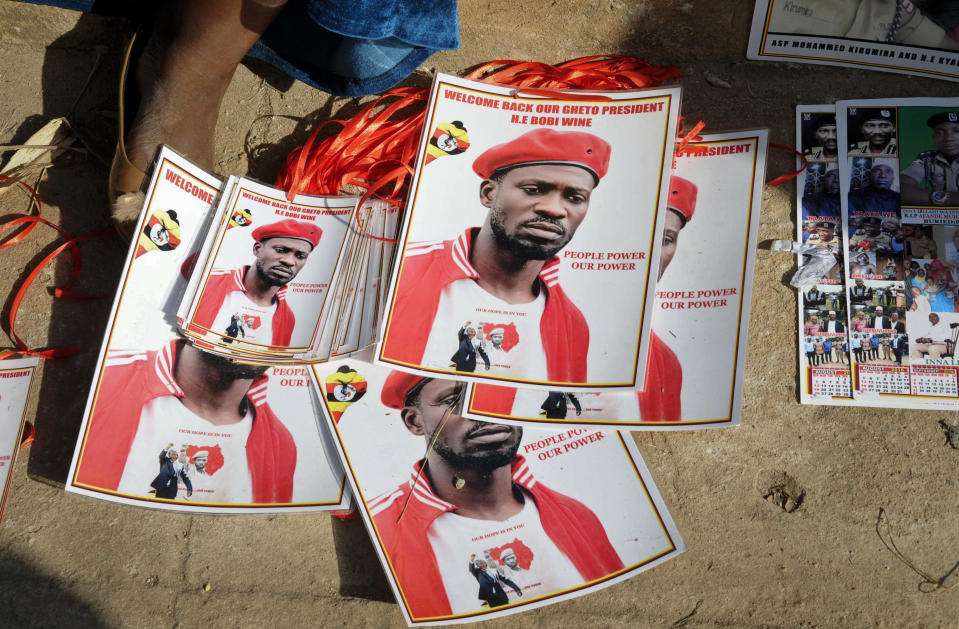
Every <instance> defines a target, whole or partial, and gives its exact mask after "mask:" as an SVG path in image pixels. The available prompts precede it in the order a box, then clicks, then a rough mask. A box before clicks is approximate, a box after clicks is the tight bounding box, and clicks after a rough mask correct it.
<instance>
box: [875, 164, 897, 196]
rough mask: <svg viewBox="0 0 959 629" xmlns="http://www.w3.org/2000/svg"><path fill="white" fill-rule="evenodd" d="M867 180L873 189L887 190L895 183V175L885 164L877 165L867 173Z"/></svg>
mask: <svg viewBox="0 0 959 629" xmlns="http://www.w3.org/2000/svg"><path fill="white" fill-rule="evenodd" d="M869 180H870V182H871V183H872V187H873V188H878V189H879V190H888V189H889V188H891V187H892V184H893V182H894V181H895V174H894V173H893V171H892V168H891V167H890V166H887V165H886V164H877V165H875V166H873V167H872V170H870V171H869Z"/></svg>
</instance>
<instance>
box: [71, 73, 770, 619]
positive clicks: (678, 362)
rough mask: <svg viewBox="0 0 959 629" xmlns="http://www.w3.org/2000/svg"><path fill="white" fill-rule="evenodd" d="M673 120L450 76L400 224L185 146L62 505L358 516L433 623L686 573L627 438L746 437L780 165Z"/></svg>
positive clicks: (623, 100)
mask: <svg viewBox="0 0 959 629" xmlns="http://www.w3.org/2000/svg"><path fill="white" fill-rule="evenodd" d="M680 96H681V90H680V89H679V88H664V89H653V90H639V91H621V92H605V93H588V92H563V93H551V94H543V93H537V94H535V95H523V94H521V93H518V92H516V91H515V90H511V89H507V88H504V87H499V86H494V85H489V84H485V83H478V82H473V81H467V80H463V79H459V78H456V77H451V76H446V75H438V76H437V78H436V81H435V82H434V86H433V90H432V94H431V99H430V102H429V105H428V108H427V115H426V122H425V124H424V128H423V132H422V138H421V141H420V149H419V152H418V156H417V161H416V166H415V169H414V173H413V179H412V184H411V188H410V189H411V193H410V198H409V199H408V204H407V209H406V212H405V213H404V214H403V215H402V216H401V215H400V214H399V213H398V212H396V211H395V210H393V209H391V208H390V207H389V206H387V205H386V204H385V203H374V204H365V205H364V206H363V207H360V208H357V204H358V201H359V200H358V199H357V198H355V197H305V196H298V197H296V198H294V199H293V200H292V201H288V200H287V199H286V198H285V195H284V193H283V192H282V191H279V190H275V189H272V188H270V187H268V186H264V185H262V184H259V183H257V182H254V181H251V180H247V179H242V178H233V177H231V178H230V179H229V180H227V181H226V182H225V183H223V182H220V181H219V180H217V179H216V178H214V177H212V176H210V175H209V174H207V173H204V172H202V171H201V170H199V169H197V168H196V167H195V166H193V165H192V164H189V163H188V162H187V161H186V160H184V159H182V158H181V157H179V156H177V155H176V154H175V153H173V152H172V151H169V150H166V149H164V151H163V152H162V153H161V155H160V158H159V161H158V163H157V165H156V168H155V172H154V176H153V179H152V182H151V188H150V190H149V193H148V195H147V201H146V204H145V206H144V209H143V213H142V215H141V218H140V223H139V226H138V233H139V234H140V236H139V239H138V241H137V243H136V244H135V246H134V248H133V249H132V250H131V252H130V255H129V257H128V260H127V265H126V268H125V271H124V274H123V278H122V280H121V286H120V289H119V291H118V294H117V298H116V302H115V304H114V310H113V314H112V317H111V322H110V325H109V327H108V330H107V334H106V337H105V339H104V343H103V349H102V354H101V358H100V363H99V365H98V367H97V372H96V375H95V378H94V383H93V386H92V387H91V392H90V397H89V400H88V404H87V410H86V414H85V418H84V423H83V426H82V430H81V434H80V438H79V440H78V443H77V447H76V452H75V455H74V460H73V464H72V467H71V471H70V480H69V482H68V489H69V490H70V491H74V492H77V493H81V494H85V495H88V496H96V497H100V498H105V499H108V500H113V501H117V502H122V503H126V504H138V505H146V506H153V507H158V508H164V509H179V510H190V511H201V512H202V511H206V512H250V511H256V510H266V511H289V510H319V509H340V508H343V507H344V506H345V505H348V504H350V503H351V496H355V497H356V501H355V503H354V504H355V506H356V508H357V510H358V511H359V512H360V514H361V516H362V518H363V520H364V522H365V525H366V526H367V528H368V530H369V533H370V535H371V538H372V539H373V541H374V546H375V547H376V550H377V553H378V555H379V558H380V560H381V561H382V563H383V566H384V569H385V571H386V574H387V576H388V578H389V580H390V583H391V585H392V587H393V589H394V592H395V594H396V597H397V600H398V601H399V602H400V605H401V608H402V610H403V614H404V617H405V618H406V620H407V622H409V623H410V624H445V623H456V622H464V621H468V620H473V619H480V618H487V617H491V616H498V615H504V614H511V613H515V612H518V611H523V610H526V609H532V608H535V607H538V606H542V605H546V604H549V603H552V602H556V601H559V600H564V599H567V598H571V597H575V596H580V595H582V594H585V593H587V592H590V591H594V590H597V589H600V588H603V587H606V586H608V585H611V584H613V583H616V582H619V581H622V580H624V579H627V578H630V577H631V576H634V575H636V574H638V573H639V572H641V571H643V570H645V569H647V568H650V567H652V566H654V565H657V564H659V563H661V562H663V561H666V560H668V559H670V558H672V557H674V556H675V555H677V554H678V553H680V552H682V551H683V549H684V546H683V542H682V539H681V537H680V536H679V533H678V531H677V530H676V526H675V525H674V523H673V522H672V520H671V518H670V516H669V513H668V511H667V509H666V506H665V504H664V503H663V501H662V498H661V497H660V496H659V493H658V492H657V490H656V487H655V485H654V484H653V481H652V479H651V477H650V474H649V471H648V470H647V469H646V467H645V465H644V463H643V461H642V458H641V457H640V455H639V452H638V451H637V449H636V447H635V445H634V443H633V441H632V439H631V437H630V436H629V434H628V433H625V432H624V433H621V432H618V430H619V429H641V430H671V429H690V428H712V427H724V426H732V425H737V424H738V423H739V416H740V407H741V396H742V377H743V371H744V361H745V350H746V339H747V338H748V329H747V326H748V320H749V305H750V297H751V277H752V270H753V263H754V249H755V242H756V233H757V228H758V220H759V205H760V197H761V194H760V192H761V187H762V185H763V178H764V170H765V159H766V148H767V142H768V139H767V132H766V130H764V129H760V130H748V131H739V132H733V133H717V134H711V135H707V136H703V137H701V138H697V139H696V140H695V141H692V142H690V143H688V144H687V145H685V146H684V147H683V148H682V149H681V150H679V151H676V150H675V149H674V138H675V137H676V133H677V120H678V112H679V105H680ZM393 235H397V238H396V241H395V246H394V245H393V244H391V243H390V238H391V236H393ZM394 251H395V253H396V255H395V256H394ZM597 487H603V488H604V489H605V491H602V492H597V491H596V488H597Z"/></svg>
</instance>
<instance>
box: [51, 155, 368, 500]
mask: <svg viewBox="0 0 959 629" xmlns="http://www.w3.org/2000/svg"><path fill="white" fill-rule="evenodd" d="M237 185H238V186H239V188H240V189H241V190H248V189H250V188H252V186H250V185H248V184H244V183H238V184H237ZM221 187H222V186H221V182H220V180H218V179H216V178H215V177H213V176H211V175H209V174H208V173H205V172H203V171H202V170H201V169H199V168H197V167H196V166H195V165H193V164H191V163H189V162H188V161H187V160H185V159H183V158H182V157H180V156H178V155H176V154H175V153H173V152H172V151H170V150H169V149H166V148H164V149H163V150H162V151H161V153H160V155H159V157H158V159H157V162H156V164H155V166H154V174H153V178H152V181H151V184H150V188H149V189H148V193H147V198H146V202H145V204H144V209H143V212H142V214H141V216H140V221H139V223H138V225H137V231H136V233H137V234H138V237H137V240H136V242H134V243H133V246H132V248H131V250H130V253H129V254H128V257H127V261H126V266H125V267H124V272H123V276H122V278H121V283H120V286H119V288H118V290H117V296H116V299H115V301H114V304H113V310H112V313H111V317H110V322H109V324H108V327H107V331H106V334H105V337H104V340H103V346H102V350H101V355H100V359H99V362H98V364H97V368H96V372H95V374H94V381H93V384H92V386H91V389H90V396H89V398H88V400H87V406H86V411H85V413H84V420H83V424H82V426H81V430H80V436H79V439H78V440H77V446H76V450H75V452H74V457H73V462H72V464H71V468H70V475H69V478H68V481H67V490H68V491H72V492H77V493H80V494H84V495H88V496H93V497H97V498H103V499H106V500H113V501H116V502H121V503H125V504H135V505H140V506H150V507H155V508H160V509H174V510H183V511H197V512H226V513H243V512H251V511H302V510H324V509H326V510H328V509H342V508H344V507H346V506H348V504H349V493H348V491H347V490H346V484H345V479H344V475H343V472H342V468H341V467H340V464H339V461H338V459H337V457H336V455H335V454H334V453H333V452H332V449H331V444H330V443H329V436H328V433H327V432H325V431H323V430H321V428H320V425H319V423H318V412H317V411H316V410H314V409H313V404H314V401H313V396H312V393H311V389H310V386H309V379H308V378H307V375H306V371H305V369H304V368H303V366H302V365H290V366H272V367H271V366H269V365H265V364H262V361H257V363H255V364H253V363H247V362H237V361H235V360H233V359H232V358H230V357H225V356H223V355H221V354H218V353H212V352H208V351H205V350H201V349H199V348H198V347H197V346H196V345H195V344H193V343H189V342H187V340H186V339H185V338H183V337H182V336H180V335H179V334H178V333H177V328H176V318H175V315H176V311H177V307H178V304H180V302H181V301H182V300H183V299H184V295H189V291H188V284H189V283H190V280H191V271H193V269H194V268H195V267H197V268H198V267H199V265H200V264H203V263H205V262H201V263H197V262H196V261H197V259H198V258H200V257H203V256H204V255H206V254H205V250H204V241H205V240H209V239H208V238H207V237H206V236H207V234H208V233H217V234H219V233H221V232H220V231H219V230H220V228H223V223H230V224H233V223H236V225H235V226H234V227H233V228H230V231H234V230H235V231H236V232H237V233H243V234H244V235H246V234H247V233H249V231H250V230H251V229H255V227H252V228H251V227H244V225H248V224H249V223H251V222H252V223H253V224H254V225H257V224H261V225H262V224H267V225H268V224H269V221H272V220H273V219H274V218H275V216H272V215H269V213H268V212H263V213H262V215H261V212H260V211H259V210H260V209H262V208H263V205H259V206H252V205H249V204H244V207H243V208H241V209H243V210H247V209H248V208H251V207H254V208H255V209H254V211H253V212H247V213H241V212H240V211H239V210H237V211H236V212H234V213H233V214H231V215H230V216H229V217H228V220H227V221H221V220H220V218H221V217H220V215H219V214H218V213H217V212H216V211H215V210H214V208H216V207H217V200H218V197H219V196H220V194H221ZM254 189H256V188H254ZM258 190H259V191H261V192H262V188H260V189H258ZM230 192H231V191H230V190H226V191H225V192H224V193H223V194H224V196H225V197H227V198H235V197H234V196H232V195H231V194H230ZM251 195H252V193H251ZM259 201H260V202H261V203H262V201H261V200H259ZM350 202H351V200H350V199H347V200H343V201H333V200H325V199H324V200H314V201H312V202H310V203H306V202H304V203H303V205H304V206H308V207H322V208H323V209H324V210H325V209H326V208H348V209H347V213H346V214H345V218H343V217H341V219H342V221H343V224H344V225H345V224H346V222H347V220H348V219H349V213H350V212H351V211H352V210H351V209H349V208H351V207H353V206H349V203H350ZM352 202H353V204H354V206H355V199H352ZM250 203H251V204H252V203H253V201H250ZM220 207H223V204H222V203H221V204H220ZM318 215H319V214H318ZM261 216H262V217H261ZM266 216H269V218H268V219H267V220H263V218H265V217H266ZM337 216H340V215H337ZM324 226H325V227H327V228H328V229H332V228H331V227H329V224H328V223H324ZM341 233H346V228H345V227H344V228H343V230H342V232H341ZM223 240H224V239H220V241H219V242H222V241H223ZM225 240H226V241H227V242H229V239H225ZM268 243H270V239H269V238H265V237H264V238H262V239H261V242H259V243H257V244H256V245H248V246H247V256H248V259H249V260H250V261H251V262H253V259H254V258H255V257H256V254H255V252H251V251H250V249H251V248H256V247H257V245H259V246H260V247H263V246H264V245H267V244H268ZM291 248H292V247H291ZM207 257H209V258H211V259H217V257H216V256H215V255H211V256H207ZM253 264H254V265H255V264H256V262H253ZM276 264H280V263H278V262H274V266H275V265H276ZM266 268H267V269H270V268H271V267H270V266H267V267H266ZM276 274H277V275H279V272H278V271H277V272H276ZM277 301H279V300H277ZM289 301H290V302H292V303H298V302H297V301H296V300H295V295H294V296H291V297H290V299H289ZM304 301H305V302H306V303H307V304H309V301H308V300H304ZM279 310H280V309H279V307H278V306H277V305H276V304H275V305H274V318H276V312H278V311H279ZM291 319H292V317H291ZM298 321H300V320H299V319H298ZM299 325H300V324H299V323H297V325H296V327H295V328H294V334H296V331H297V330H298V329H299ZM306 325H307V326H310V327H312V325H314V323H313V322H310V321H306ZM263 327H266V328H268V329H269V326H268V325H265V326H263Z"/></svg>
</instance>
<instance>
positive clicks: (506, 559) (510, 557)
mask: <svg viewBox="0 0 959 629" xmlns="http://www.w3.org/2000/svg"><path fill="white" fill-rule="evenodd" d="M500 559H502V561H503V563H504V564H506V565H507V566H509V567H510V568H512V569H513V570H519V562H518V561H516V554H515V553H514V552H513V551H512V550H507V551H504V552H503V554H502V555H500Z"/></svg>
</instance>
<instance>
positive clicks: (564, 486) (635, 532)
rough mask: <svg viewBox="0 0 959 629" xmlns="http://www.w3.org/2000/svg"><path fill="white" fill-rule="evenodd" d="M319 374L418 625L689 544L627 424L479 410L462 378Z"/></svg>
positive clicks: (376, 531)
mask: <svg viewBox="0 0 959 629" xmlns="http://www.w3.org/2000/svg"><path fill="white" fill-rule="evenodd" d="M312 374H313V376H314V379H315V384H316V387H317V390H318V391H319V392H320V396H321V398H323V399H325V400H326V411H327V418H328V421H329V424H330V427H331V429H332V430H333V431H334V438H335V439H336V441H337V443H338V446H339V448H340V451H341V455H342V456H343V461H344V465H345V467H346V469H347V470H348V473H349V475H350V477H351V483H352V486H353V489H354V490H355V495H356V497H357V507H358V508H359V510H360V512H361V514H362V515H363V518H364V521H365V522H366V524H367V527H368V528H369V529H370V533H371V537H372V538H373V540H374V544H375V546H376V548H377V551H378V554H379V556H380V558H381V560H382V561H383V564H384V568H385V569H386V573H387V576H388V578H389V580H390V583H391V585H392V586H393V588H394V591H395V593H396V595H397V600H398V601H399V603H400V606H401V608H402V609H403V612H404V615H405V616H406V618H407V621H408V622H410V623H411V624H420V623H441V624H443V623H445V622H453V621H459V622H462V621H464V620H467V619H469V620H479V619H484V618H485V617H486V616H487V615H494V614H507V613H513V612H516V611H522V610H525V609H529V608H531V607H536V606H540V605H544V604H548V603H551V602H555V601H558V600H562V599H564V598H569V597H572V596H579V595H582V594H585V593H586V592H588V591H591V590H595V589H597V588H601V587H605V586H607V585H610V584H612V583H615V582H617V581H619V580H622V579H625V578H629V577H630V576H633V575H635V574H636V573H638V572H639V571H641V570H644V569H646V568H649V567H651V566H652V565H655V564H657V563H659V562H661V561H665V560H667V559H668V558H670V557H672V556H674V555H675V554H677V553H679V552H681V550H682V541H681V540H680V538H679V536H678V534H677V533H676V531H675V527H674V525H673V523H672V521H671V520H670V518H669V514H668V513H667V512H666V510H665V508H664V507H663V505H662V502H661V499H660V497H659V495H658V492H657V491H656V489H655V486H654V485H653V484H652V481H651V479H650V478H649V476H648V472H647V471H646V469H645V466H644V465H643V463H642V460H641V459H640V458H639V455H638V451H637V450H636V448H635V446H634V444H633V442H632V439H631V438H630V437H629V435H628V434H626V433H618V432H615V431H587V430H582V429H571V430H567V431H563V432H552V431H544V430H539V429H532V428H527V429H524V428H523V427H520V426H515V425H506V424H495V423H489V422H479V421H473V420H470V419H467V418H465V417H463V416H462V414H461V413H462V403H463V395H464V392H465V386H466V385H465V384H464V383H463V382H459V381H456V380H440V379H433V378H428V377H424V376H421V375H416V374H411V373H406V372H401V371H395V370H388V369H385V368H382V367H378V366H373V365H370V364H367V363H361V362H358V361H349V360H347V361H336V362H331V363H326V364H321V365H314V366H313V367H312ZM371 421H372V422H374V423H375V425H373V424H371V423H370V422H371ZM597 487H602V488H603V491H601V492H597V491H596V488H597Z"/></svg>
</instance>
